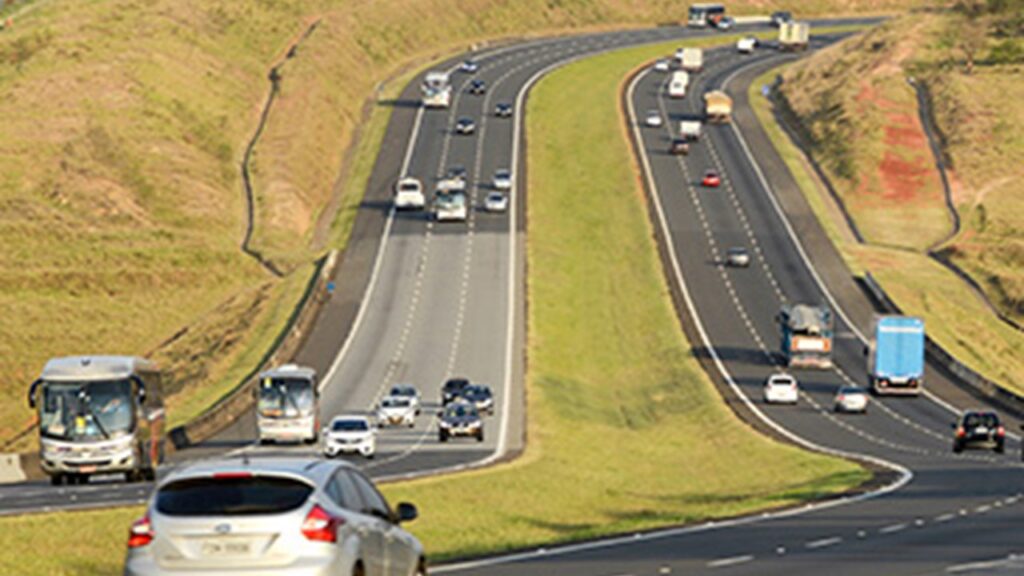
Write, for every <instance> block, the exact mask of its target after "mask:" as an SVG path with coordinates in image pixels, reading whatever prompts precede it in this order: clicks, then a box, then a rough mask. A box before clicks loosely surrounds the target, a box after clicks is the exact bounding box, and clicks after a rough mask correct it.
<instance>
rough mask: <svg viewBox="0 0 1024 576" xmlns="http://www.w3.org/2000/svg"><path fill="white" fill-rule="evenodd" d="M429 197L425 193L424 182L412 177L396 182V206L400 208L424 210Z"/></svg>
mask: <svg viewBox="0 0 1024 576" xmlns="http://www.w3.org/2000/svg"><path fill="white" fill-rule="evenodd" d="M426 203H427V199H426V197H425V196H424V195H423V184H421V183H420V181H419V180H417V179H415V178H411V177H406V178H402V179H401V180H399V181H398V182H396V183H395V208H396V209H398V210H405V209H412V210H422V209H423V207H424V206H425V205H426Z"/></svg>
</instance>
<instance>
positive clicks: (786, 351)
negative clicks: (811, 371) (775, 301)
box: [778, 304, 832, 368]
mask: <svg viewBox="0 0 1024 576" xmlns="http://www.w3.org/2000/svg"><path fill="white" fill-rule="evenodd" d="M778 320H779V325H780V328H781V331H782V346H781V348H782V357H783V360H784V361H785V364H786V366H790V367H808V368H831V367H832V311H831V310H829V308H828V307H827V306H812V305H810V304H795V305H792V306H783V307H782V310H780V311H779V316H778Z"/></svg>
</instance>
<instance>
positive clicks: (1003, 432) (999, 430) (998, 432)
mask: <svg viewBox="0 0 1024 576" xmlns="http://www.w3.org/2000/svg"><path fill="white" fill-rule="evenodd" d="M1005 435H1006V428H1003V427H1002V426H1000V427H999V428H996V436H1005Z"/></svg>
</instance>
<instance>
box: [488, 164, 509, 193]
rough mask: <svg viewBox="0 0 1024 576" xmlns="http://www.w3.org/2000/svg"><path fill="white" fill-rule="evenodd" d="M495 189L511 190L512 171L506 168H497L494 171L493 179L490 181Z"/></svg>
mask: <svg viewBox="0 0 1024 576" xmlns="http://www.w3.org/2000/svg"><path fill="white" fill-rule="evenodd" d="M492 184H493V185H494V189H495V190H511V189H512V171H511V170H509V169H508V168H499V169H498V170H495V171H494V180H493V181H492Z"/></svg>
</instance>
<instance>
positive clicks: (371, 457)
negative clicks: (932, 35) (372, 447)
mask: <svg viewBox="0 0 1024 576" xmlns="http://www.w3.org/2000/svg"><path fill="white" fill-rule="evenodd" d="M376 455H377V453H376V452H370V453H369V454H367V455H366V459H367V460H373V457H374V456H376Z"/></svg>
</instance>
